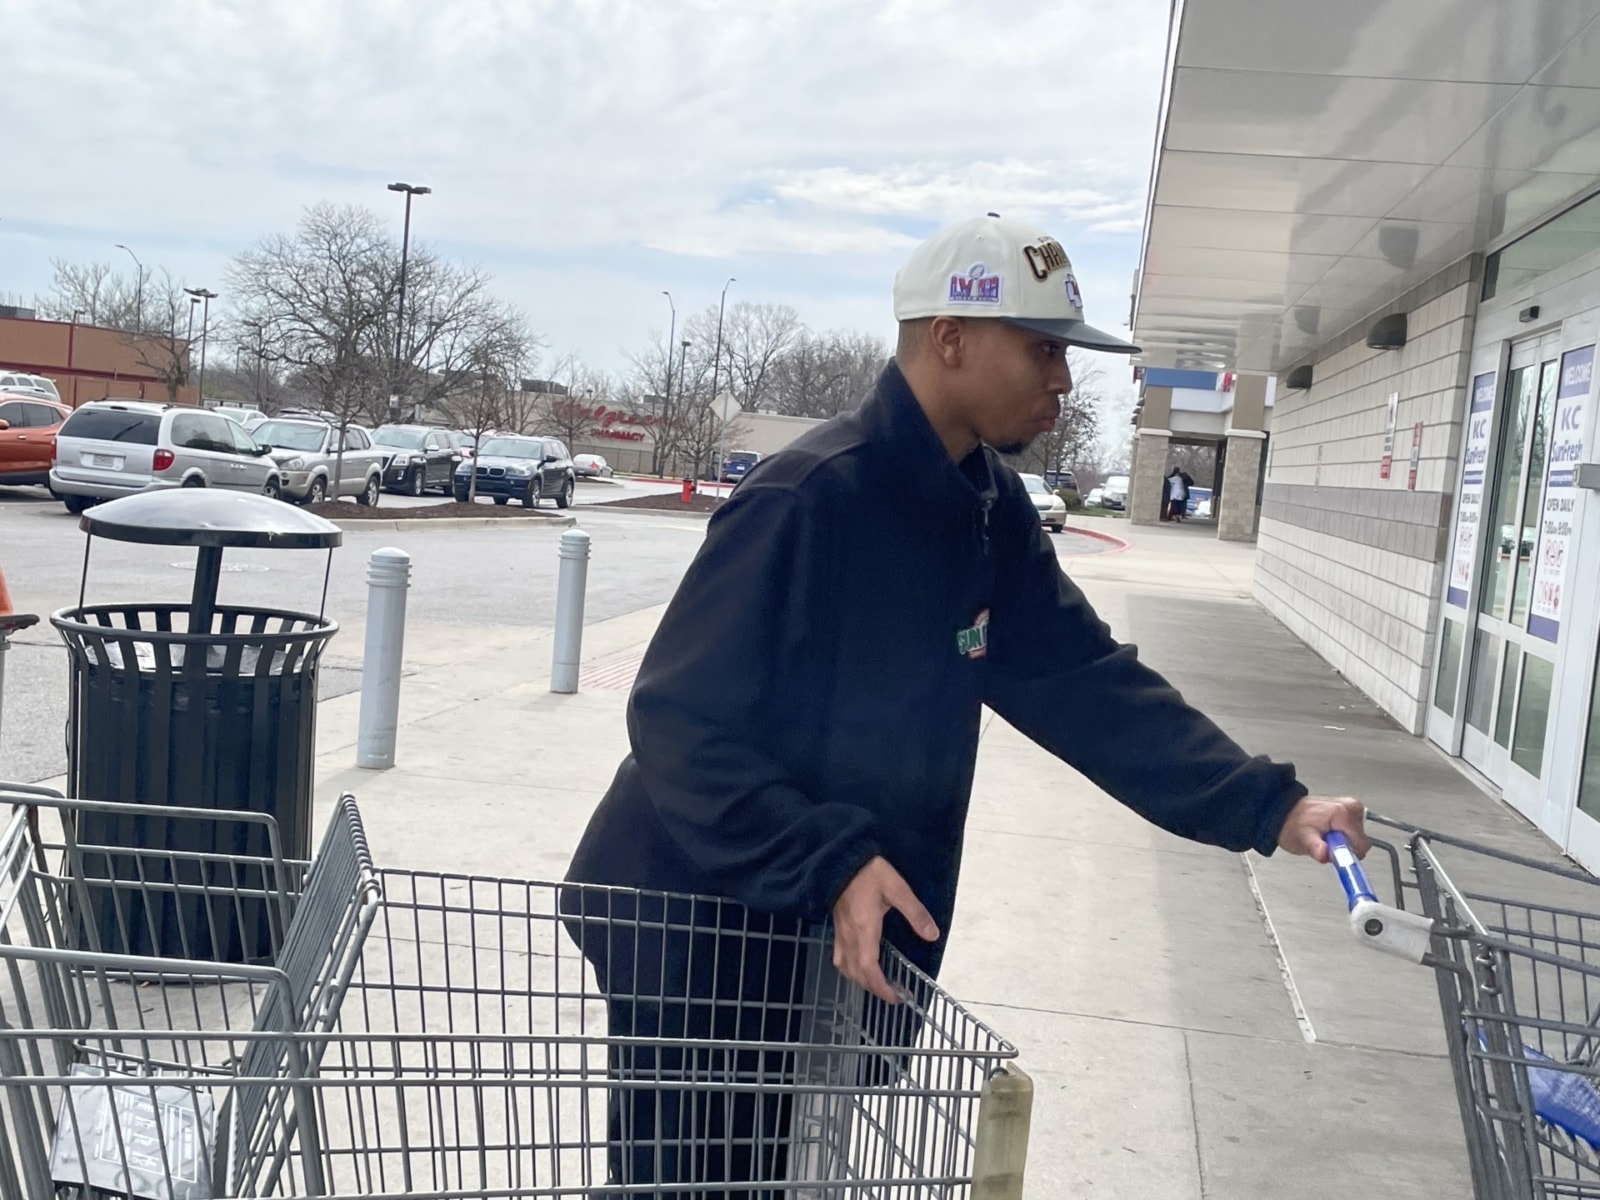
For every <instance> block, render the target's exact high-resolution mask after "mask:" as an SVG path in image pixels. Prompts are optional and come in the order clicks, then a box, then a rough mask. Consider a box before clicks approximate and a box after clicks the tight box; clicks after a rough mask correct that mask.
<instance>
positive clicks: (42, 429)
mask: <svg viewBox="0 0 1600 1200" xmlns="http://www.w3.org/2000/svg"><path fill="white" fill-rule="evenodd" d="M71 415H72V410H71V409H70V408H68V407H67V406H66V405H65V404H56V403H54V402H52V401H49V400H42V399H39V398H38V397H35V396H33V395H26V396H17V395H7V394H5V393H0V483H4V484H28V483H49V482H50V452H51V450H52V449H53V448H54V447H55V444H56V431H57V430H59V429H60V428H61V422H63V421H65V420H66V419H67V418H68V417H69V416H71Z"/></svg>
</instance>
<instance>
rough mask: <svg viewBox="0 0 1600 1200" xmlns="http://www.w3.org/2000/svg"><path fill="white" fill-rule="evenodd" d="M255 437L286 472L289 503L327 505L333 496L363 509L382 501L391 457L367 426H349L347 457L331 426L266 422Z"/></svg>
mask: <svg viewBox="0 0 1600 1200" xmlns="http://www.w3.org/2000/svg"><path fill="white" fill-rule="evenodd" d="M251 436H252V437H254V438H255V439H256V441H258V442H260V443H261V444H262V445H264V446H270V447H271V448H272V460H273V461H274V462H276V463H277V464H278V466H279V467H281V468H282V469H283V498H284V499H285V500H294V501H296V502H299V503H303V504H321V503H322V502H323V501H324V500H326V499H328V498H329V497H330V496H331V497H333V498H334V499H338V498H339V497H341V496H354V497H355V498H356V502H357V503H358V504H367V505H372V504H376V503H377V502H378V495H379V493H380V492H382V491H383V462H384V457H385V455H384V452H383V451H382V450H379V449H378V448H377V447H375V446H374V445H373V444H372V435H371V434H369V433H368V432H367V431H366V430H365V429H363V428H361V426H359V425H348V426H346V427H345V431H344V454H343V456H341V455H340V454H339V431H338V430H337V429H335V428H334V427H333V426H332V425H329V424H328V423H327V422H326V421H295V420H285V419H284V418H282V417H278V418H273V419H269V420H266V421H263V422H261V424H260V425H257V426H256V428H255V431H254V432H253V433H252V434H251ZM336 479H337V480H338V481H339V482H338V484H337V486H335V483H334V481H335V480H336Z"/></svg>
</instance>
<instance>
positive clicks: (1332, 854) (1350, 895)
mask: <svg viewBox="0 0 1600 1200" xmlns="http://www.w3.org/2000/svg"><path fill="white" fill-rule="evenodd" d="M1322 840H1323V841H1324V842H1326V843H1327V844H1328V861H1329V862H1330V863H1332V864H1333V869H1334V870H1335V871H1337V872H1338V873H1339V882H1340V884H1342V885H1343V886H1344V896H1345V900H1346V901H1348V903H1349V906H1350V908H1352V909H1354V908H1355V906H1356V905H1357V904H1359V903H1360V902H1361V901H1363V900H1370V901H1371V902H1372V903H1374V904H1376V903H1377V902H1378V893H1377V892H1375V891H1373V890H1372V884H1371V883H1369V882H1368V881H1367V872H1366V868H1364V867H1363V866H1362V865H1361V860H1360V859H1359V858H1357V857H1356V852H1355V851H1354V850H1352V849H1351V848H1350V839H1349V838H1347V837H1345V835H1344V834H1342V833H1340V832H1339V831H1338V830H1336V829H1335V830H1330V831H1329V832H1328V833H1325V834H1323V836H1322Z"/></svg>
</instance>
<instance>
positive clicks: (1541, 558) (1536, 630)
mask: <svg viewBox="0 0 1600 1200" xmlns="http://www.w3.org/2000/svg"><path fill="white" fill-rule="evenodd" d="M1593 375H1594V347H1593V346H1584V347H1583V348H1582V349H1579V350H1568V351H1567V352H1566V353H1565V354H1563V355H1562V356H1561V382H1560V384H1559V385H1558V390H1557V391H1556V411H1555V419H1554V420H1553V421H1551V423H1550V426H1551V428H1550V453H1549V455H1548V456H1547V457H1546V459H1545V478H1544V511H1543V515H1542V517H1541V519H1540V523H1539V551H1538V553H1537V554H1536V555H1535V556H1534V562H1535V563H1536V564H1537V565H1536V566H1535V569H1534V576H1533V603H1532V607H1531V609H1530V610H1529V613H1528V632H1529V633H1531V634H1533V635H1534V636H1535V637H1538V638H1543V639H1544V640H1545V641H1547V642H1554V641H1556V640H1557V638H1558V637H1559V635H1560V633H1561V600H1562V586H1563V584H1564V582H1565V578H1566V571H1567V550H1568V548H1569V546H1570V543H1571V541H1572V516H1573V510H1574V509H1575V508H1576V507H1577V500H1578V464H1579V463H1580V462H1582V461H1583V419H1584V414H1585V412H1586V410H1587V409H1588V405H1589V383H1590V380H1591V379H1592V378H1593Z"/></svg>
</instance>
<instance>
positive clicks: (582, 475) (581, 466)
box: [572, 454, 611, 479]
mask: <svg viewBox="0 0 1600 1200" xmlns="http://www.w3.org/2000/svg"><path fill="white" fill-rule="evenodd" d="M572 469H573V472H574V473H575V474H576V475H577V476H578V478H579V479H610V478H611V464H610V463H608V462H607V461H606V460H605V458H604V457H603V456H601V455H599V454H580V455H578V456H577V457H576V458H574V459H573V460H572Z"/></svg>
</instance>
